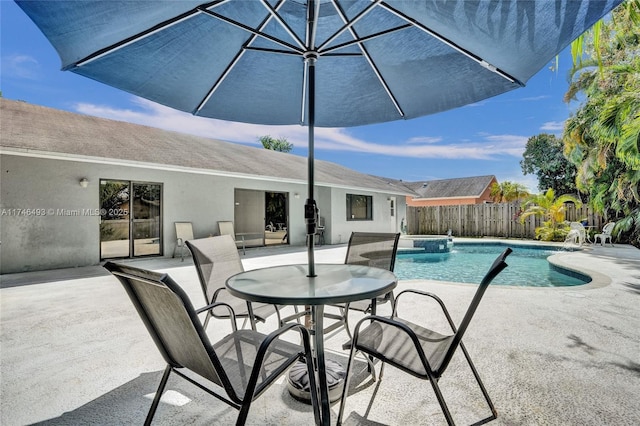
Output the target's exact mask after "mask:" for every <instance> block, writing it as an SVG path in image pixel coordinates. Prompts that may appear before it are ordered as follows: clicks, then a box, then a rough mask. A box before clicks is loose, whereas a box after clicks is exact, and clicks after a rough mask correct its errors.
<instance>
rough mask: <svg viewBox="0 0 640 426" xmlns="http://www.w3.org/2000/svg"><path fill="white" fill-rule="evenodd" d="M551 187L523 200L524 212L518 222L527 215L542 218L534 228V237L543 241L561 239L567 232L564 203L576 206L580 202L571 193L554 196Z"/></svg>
mask: <svg viewBox="0 0 640 426" xmlns="http://www.w3.org/2000/svg"><path fill="white" fill-rule="evenodd" d="M555 195H556V194H555V192H554V191H553V189H551V188H549V189H548V190H547V192H545V193H544V194H535V195H532V196H530V197H529V198H528V199H527V201H525V202H524V204H523V208H524V212H523V213H522V215H521V216H520V222H521V223H524V221H525V219H526V218H528V217H529V216H540V217H543V218H544V222H542V226H539V227H537V228H536V238H538V239H540V240H543V241H563V240H564V238H565V237H566V236H567V233H568V232H569V225H568V224H567V222H566V221H565V212H566V207H565V203H569V202H570V203H574V204H575V205H576V207H577V208H580V207H581V206H582V202H581V201H580V200H578V199H577V198H575V197H574V196H572V195H568V194H565V195H561V196H559V197H558V198H556V196H555Z"/></svg>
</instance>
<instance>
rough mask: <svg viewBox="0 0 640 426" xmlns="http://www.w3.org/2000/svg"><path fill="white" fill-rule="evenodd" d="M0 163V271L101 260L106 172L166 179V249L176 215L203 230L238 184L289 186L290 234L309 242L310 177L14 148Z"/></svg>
mask: <svg viewBox="0 0 640 426" xmlns="http://www.w3.org/2000/svg"><path fill="white" fill-rule="evenodd" d="M0 167H1V178H0V179H1V180H0V209H2V212H3V215H2V216H0V238H1V240H0V241H1V245H0V273H11V272H22V271H30V270H44V269H55V268H63V267H77V266H86V265H96V264H98V263H100V248H99V244H100V241H99V240H100V235H99V225H100V216H99V215H98V214H92V210H95V209H98V208H99V207H100V205H99V182H100V179H122V180H131V181H141V182H154V183H161V184H163V211H162V216H163V232H164V235H163V237H164V245H163V252H164V256H171V255H172V254H173V250H174V247H175V240H176V235H175V227H174V225H173V223H174V222H192V223H193V231H194V236H195V237H196V238H199V237H207V236H209V235H212V234H213V235H215V234H217V233H218V229H217V221H219V220H233V218H234V202H233V199H234V198H233V197H234V189H235V188H248V189H261V190H274V186H277V190H278V191H285V192H287V191H290V193H291V196H290V211H291V214H290V224H289V225H290V231H291V232H290V235H291V238H290V242H291V244H298V245H303V244H304V242H305V235H304V233H305V228H304V218H303V217H302V214H300V215H298V214H297V212H302V211H303V204H304V196H303V195H301V196H300V198H295V197H293V193H300V194H302V191H304V190H305V186H304V185H297V184H289V183H275V182H265V181H259V180H254V179H238V178H231V177H221V176H212V175H205V174H195V173H186V172H175V171H163V170H157V169H146V168H139V167H128V166H116V165H108V164H98V163H84V162H77V161H67V160H53V159H43V158H33V157H23V156H14V155H1V156H0ZM83 177H86V178H87V179H89V185H88V187H87V188H82V187H81V186H80V185H79V180H80V179H81V178H83ZM17 209H20V210H17ZM26 209H30V210H26ZM77 211H80V213H79V214H76V212H77ZM27 212H28V213H27ZM85 212H86V213H85ZM299 216H300V217H299Z"/></svg>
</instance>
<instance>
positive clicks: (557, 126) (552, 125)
mask: <svg viewBox="0 0 640 426" xmlns="http://www.w3.org/2000/svg"><path fill="white" fill-rule="evenodd" d="M540 130H546V131H549V132H561V131H562V130H564V121H547V122H546V123H544V124H543V125H542V126H540Z"/></svg>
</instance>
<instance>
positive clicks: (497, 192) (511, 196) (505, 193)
mask: <svg viewBox="0 0 640 426" xmlns="http://www.w3.org/2000/svg"><path fill="white" fill-rule="evenodd" d="M490 195H491V198H493V201H495V202H496V203H510V202H512V201H518V200H520V199H522V198H525V197H528V196H529V190H528V189H527V187H526V186H524V185H522V184H521V183H516V182H510V181H508V180H505V181H504V182H502V183H497V182H494V183H493V184H491V193H490Z"/></svg>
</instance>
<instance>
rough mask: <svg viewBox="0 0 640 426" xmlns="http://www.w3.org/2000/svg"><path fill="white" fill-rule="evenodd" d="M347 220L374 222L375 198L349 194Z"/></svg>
mask: <svg viewBox="0 0 640 426" xmlns="http://www.w3.org/2000/svg"><path fill="white" fill-rule="evenodd" d="M347 220H373V197H372V196H370V195H355V194H347Z"/></svg>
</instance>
